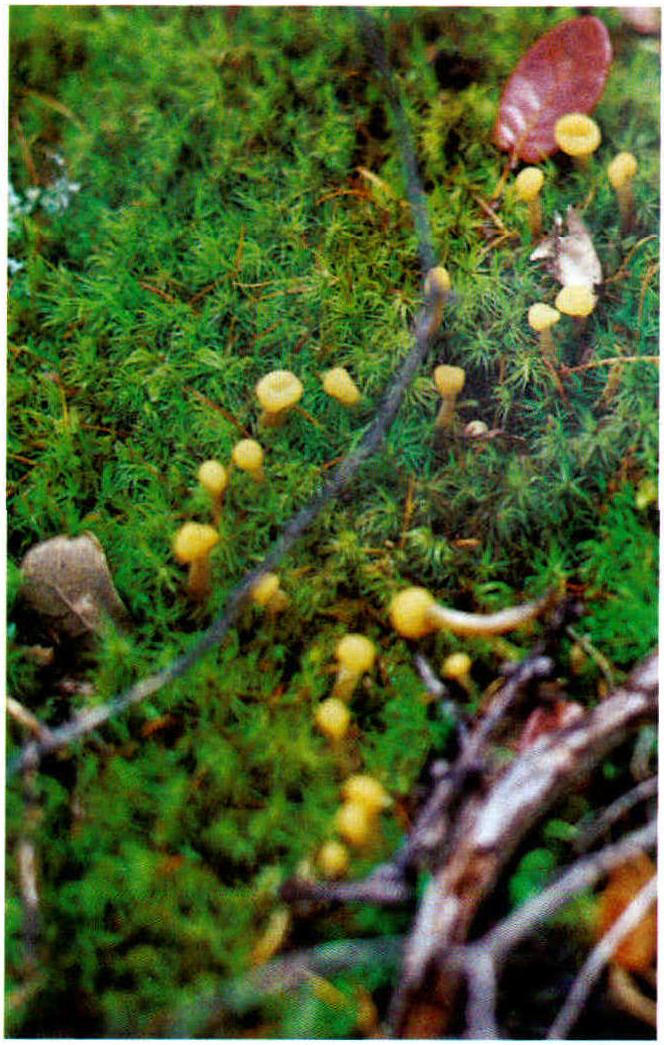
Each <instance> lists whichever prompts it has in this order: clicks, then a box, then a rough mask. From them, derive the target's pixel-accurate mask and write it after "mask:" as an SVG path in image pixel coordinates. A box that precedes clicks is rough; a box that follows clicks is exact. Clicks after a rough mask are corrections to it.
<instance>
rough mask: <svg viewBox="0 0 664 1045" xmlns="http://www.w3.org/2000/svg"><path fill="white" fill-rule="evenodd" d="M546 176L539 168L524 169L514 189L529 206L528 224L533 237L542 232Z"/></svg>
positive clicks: (517, 178)
mask: <svg viewBox="0 0 664 1045" xmlns="http://www.w3.org/2000/svg"><path fill="white" fill-rule="evenodd" d="M543 184H544V174H543V173H542V171H541V170H540V169H539V167H524V169H523V170H522V171H521V172H520V173H519V174H518V175H517V177H516V181H515V183H514V187H515V189H516V194H517V196H518V197H519V199H520V200H521V201H522V202H523V203H525V204H527V206H528V224H529V226H530V231H531V232H532V234H533V236H539V235H540V233H541V231H542V199H541V197H540V192H541V191H542V185H543Z"/></svg>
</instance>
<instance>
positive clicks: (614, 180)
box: [606, 152, 639, 189]
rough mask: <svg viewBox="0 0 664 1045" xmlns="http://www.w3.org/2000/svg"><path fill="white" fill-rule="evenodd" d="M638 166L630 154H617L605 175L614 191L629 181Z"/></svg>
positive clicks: (634, 157)
mask: <svg viewBox="0 0 664 1045" xmlns="http://www.w3.org/2000/svg"><path fill="white" fill-rule="evenodd" d="M638 169H639V165H638V163H637V160H636V156H634V155H633V154H632V153H631V152H619V153H618V155H617V156H614V157H613V159H612V160H611V163H610V164H609V166H608V168H607V171H606V173H607V174H608V177H609V181H610V182H611V185H612V186H613V188H614V189H622V187H623V185H624V184H625V182H628V181H631V180H632V178H633V177H634V175H635V174H636V172H637V171H638Z"/></svg>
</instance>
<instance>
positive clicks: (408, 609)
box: [390, 588, 555, 639]
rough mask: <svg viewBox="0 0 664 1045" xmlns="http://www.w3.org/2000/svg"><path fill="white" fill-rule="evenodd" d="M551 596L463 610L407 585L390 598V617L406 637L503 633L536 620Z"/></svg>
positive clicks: (423, 590) (547, 605) (422, 589)
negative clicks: (476, 610)
mask: <svg viewBox="0 0 664 1045" xmlns="http://www.w3.org/2000/svg"><path fill="white" fill-rule="evenodd" d="M554 598H555V595H554V593H552V592H551V593H549V594H548V595H545V596H544V597H543V598H541V599H537V600H536V601H534V602H524V603H523V604H522V605H521V606H509V607H507V608H506V609H504V610H498V612H497V613H464V612H463V610H452V609H450V608H449V607H448V606H440V605H439V604H438V603H437V602H436V601H435V599H434V598H433V596H432V595H431V594H430V593H429V592H428V591H426V590H425V589H424V588H406V589H405V591H402V592H399V594H398V595H396V596H395V597H394V599H392V603H391V605H390V617H391V620H392V624H393V626H394V628H395V629H396V630H397V631H398V632H399V634H400V635H403V636H404V637H405V638H408V639H420V638H423V637H424V636H425V635H430V634H431V632H434V631H443V630H446V631H451V632H452V634H454V635H471V636H474V635H477V636H487V635H504V634H505V633H506V632H508V631H514V630H515V629H516V628H521V627H523V625H524V624H528V623H530V621H532V620H536V619H537V617H539V616H540V615H541V614H542V613H543V612H544V611H545V610H546V609H547V608H548V607H549V606H550V605H551V603H552V602H553V600H554Z"/></svg>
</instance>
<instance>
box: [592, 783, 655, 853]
mask: <svg viewBox="0 0 664 1045" xmlns="http://www.w3.org/2000/svg"><path fill="white" fill-rule="evenodd" d="M657 785H658V778H657V777H656V776H652V777H650V778H649V779H648V780H644V781H642V783H640V784H637V786H636V787H634V788H632V790H631V791H628V792H627V793H626V794H624V795H621V796H620V798H617V799H616V800H615V802H612V803H611V805H610V806H608V807H607V808H606V809H605V810H603V812H602V813H600V815H599V816H598V817H597V819H596V820H595V822H594V823H592V824H590V826H589V827H588V829H587V830H586V831H584V832H583V834H582V835H581V836H580V837H579V838H577V840H576V841H575V843H574V849H575V850H576V852H577V853H585V852H587V851H588V849H591V848H592V847H593V845H594V844H595V842H596V841H597V839H598V838H600V837H601V836H602V835H603V834H604V832H605V831H608V829H609V827H611V825H612V824H615V822H616V820H620V819H621V817H623V816H626V815H627V813H629V811H630V809H633V808H634V806H635V805H638V804H639V802H645V801H647V800H648V799H649V798H654V796H655V795H656V794H657Z"/></svg>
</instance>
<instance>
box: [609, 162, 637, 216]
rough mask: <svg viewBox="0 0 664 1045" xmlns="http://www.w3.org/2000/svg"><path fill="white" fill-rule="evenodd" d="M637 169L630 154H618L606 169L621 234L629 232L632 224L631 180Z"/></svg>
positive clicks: (632, 197) (632, 194)
mask: <svg viewBox="0 0 664 1045" xmlns="http://www.w3.org/2000/svg"><path fill="white" fill-rule="evenodd" d="M638 169H639V165H638V163H637V160H636V157H635V156H633V155H632V153H631V152H619V153H618V155H617V156H615V157H614V158H613V159H612V160H611V163H610V164H609V167H608V171H607V174H608V177H609V181H610V183H611V186H612V187H613V189H614V191H615V193H616V196H617V197H618V210H619V211H620V228H621V231H622V233H623V234H625V233H627V232H629V231H630V229H631V227H632V225H633V223H634V193H633V191H632V180H633V178H634V175H635V174H636V172H637V171H638Z"/></svg>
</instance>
